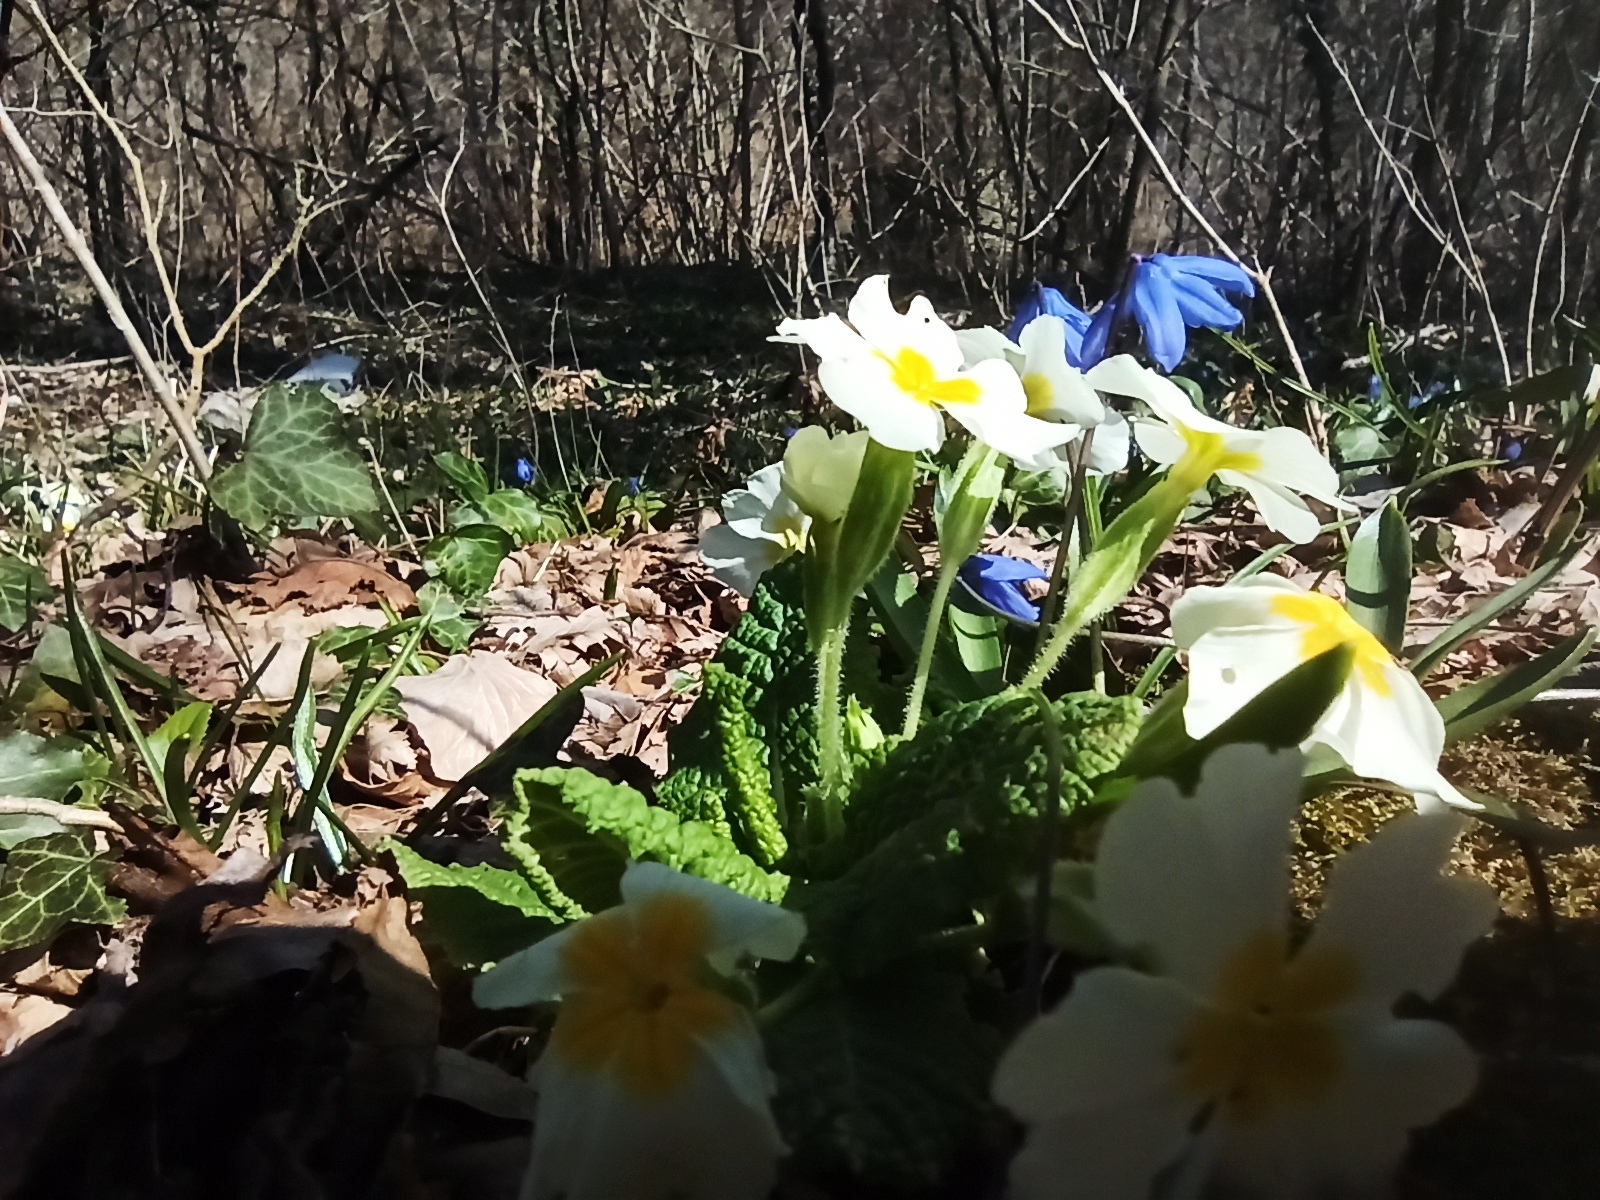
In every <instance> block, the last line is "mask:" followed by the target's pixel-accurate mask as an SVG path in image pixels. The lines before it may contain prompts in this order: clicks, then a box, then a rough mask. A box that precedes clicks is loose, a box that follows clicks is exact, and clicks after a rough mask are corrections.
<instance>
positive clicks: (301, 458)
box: [211, 384, 378, 529]
mask: <svg viewBox="0 0 1600 1200" xmlns="http://www.w3.org/2000/svg"><path fill="white" fill-rule="evenodd" d="M211 496H212V498H213V499H214V500H215V501H216V502H217V504H219V505H220V506H221V507H222V508H223V509H224V510H226V511H227V512H228V513H229V514H231V515H232V516H234V517H236V518H238V520H239V522H240V523H241V524H243V525H245V526H248V527H249V528H252V529H261V528H264V527H265V526H266V525H268V524H270V523H271V522H272V521H273V520H274V519H275V518H279V517H350V516H355V515H357V514H360V513H369V512H374V511H376V510H377V507H378V496H377V493H376V492H375V491H374V490H373V487H372V476H371V473H370V472H369V471H368V469H367V464H366V463H364V462H363V461H362V460H361V457H360V455H358V454H357V453H356V452H355V451H354V450H352V449H350V448H349V447H348V446H347V445H346V444H345V436H344V416H343V414H342V413H340V411H339V406H338V405H337V404H335V403H334V402H333V401H332V400H331V399H329V398H328V397H327V396H326V395H324V394H323V392H322V390H321V389H320V388H306V387H292V386H288V385H282V384H278V385H274V386H272V387H268V388H266V389H265V390H263V391H262V393H261V397H260V398H259V399H258V400H257V401H256V407H255V411H254V412H253V413H251V415H250V428H249V431H248V432H247V433H246V434H245V439H244V454H243V456H242V457H241V458H240V460H239V461H238V462H236V463H235V464H233V466H231V467H228V468H227V469H226V470H223V471H220V472H218V473H217V475H216V477H215V478H214V479H213V480H212V481H211Z"/></svg>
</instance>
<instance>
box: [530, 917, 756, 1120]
mask: <svg viewBox="0 0 1600 1200" xmlns="http://www.w3.org/2000/svg"><path fill="white" fill-rule="evenodd" d="M710 944H711V917H710V914H709V913H708V912H707V911H706V907H705V905H704V904H703V903H702V902H701V901H699V900H697V899H695V898H694V897H692V896H684V895H679V894H674V893H670V892H669V893H665V894H660V895H656V896H652V897H650V898H649V899H648V900H645V901H642V902H640V903H639V904H635V905H628V906H625V907H621V908H613V909H608V910H607V911H605V912H603V913H600V914H599V915H598V916H594V917H591V918H589V919H588V920H587V921H585V922H584V923H583V924H582V925H581V926H579V927H578V928H577V929H576V930H575V931H574V932H573V934H572V937H571V939H570V940H569V941H568V942H567V944H566V945H565V946H564V947H563V948H562V964H563V966H564V967H565V968H566V973H567V976H568V978H569V979H570V980H571V984H570V986H569V987H568V990H567V992H566V993H565V995H564V996H563V997H562V1002H561V1012H560V1015H559V1016H557V1018H556V1024H555V1028H554V1030H552V1031H551V1035H550V1049H549V1053H552V1054H556V1055H559V1056H560V1057H561V1059H562V1060H563V1061H564V1062H565V1063H566V1064H567V1065H568V1066H570V1067H573V1068H575V1069H577V1070H581V1071H604V1072H608V1073H609V1074H610V1075H611V1076H612V1077H613V1078H614V1079H615V1080H616V1082H617V1083H619V1084H620V1085H621V1086H622V1087H624V1088H625V1089H627V1090H628V1091H630V1092H632V1093H634V1094H635V1095H637V1096H641V1097H646V1098H652V1099H659V1098H661V1097H664V1096H670V1095H672V1094H674V1093H675V1092H677V1091H678V1090H679V1089H681V1088H682V1087H683V1086H684V1084H686V1083H687V1082H688V1080H689V1077H690V1075H691V1074H692V1073H693V1070H694V1065H695V1058H696V1056H697V1054H698V1053H699V1049H698V1045H697V1043H698V1042H699V1041H700V1040H701V1039H704V1038H708V1037H713V1036H715V1035H717V1034H719V1033H725V1032H727V1031H728V1030H729V1029H731V1028H733V1027H734V1026H735V1025H736V1024H737V1023H738V1021H739V1019H740V1016H741V1010H740V1008H739V1006H738V1005H737V1004H735V1003H734V1002H733V1001H732V1000H730V999H729V998H728V997H727V996H724V995H723V994H721V993H720V992H718V991H715V990H713V988H711V987H709V986H707V984H708V982H709V976H710V968H709V967H708V966H707V965H706V953H707V951H708V950H709V949H710Z"/></svg>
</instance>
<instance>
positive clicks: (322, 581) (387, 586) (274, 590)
mask: <svg viewBox="0 0 1600 1200" xmlns="http://www.w3.org/2000/svg"><path fill="white" fill-rule="evenodd" d="M244 596H245V598H246V599H247V600H249V601H252V602H254V603H256V604H259V605H261V606H262V607H265V608H282V607H283V606H284V605H285V604H287V603H289V601H291V600H294V601H297V602H298V603H299V605H300V607H301V608H303V609H304V610H305V611H306V612H322V611H325V610H327V609H335V608H344V607H345V606H347V605H349V604H350V603H352V601H353V602H356V603H362V602H370V601H373V600H377V599H380V598H381V599H383V600H385V601H387V602H388V603H389V604H390V605H392V606H393V607H394V608H396V609H398V610H401V611H404V610H405V609H408V608H414V607H415V606H416V603H417V597H416V594H415V593H414V592H413V591H412V590H411V589H410V588H409V587H407V586H406V585H405V584H403V583H401V582H400V581H399V580H398V579H396V578H395V577H394V576H393V575H390V574H389V573H388V572H387V571H384V570H381V569H380V568H378V567H376V566H373V565H372V564H370V563H363V562H356V561H354V560H352V559H348V558H319V559H313V560H311V561H309V562H306V563H303V564H301V565H300V566H299V567H296V568H295V569H294V570H293V571H291V572H290V573H289V574H287V575H285V576H284V577H283V578H281V579H271V578H266V579H262V580H261V581H259V582H257V583H252V584H250V585H249V586H248V587H246V588H245V589H244Z"/></svg>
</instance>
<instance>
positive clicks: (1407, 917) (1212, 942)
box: [994, 746, 1497, 1200]
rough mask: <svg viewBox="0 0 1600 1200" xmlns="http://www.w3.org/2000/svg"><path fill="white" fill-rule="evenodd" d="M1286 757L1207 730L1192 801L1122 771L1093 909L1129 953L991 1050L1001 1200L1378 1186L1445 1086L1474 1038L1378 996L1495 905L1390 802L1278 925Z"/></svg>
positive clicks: (1459, 945)
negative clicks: (1007, 1189)
mask: <svg viewBox="0 0 1600 1200" xmlns="http://www.w3.org/2000/svg"><path fill="white" fill-rule="evenodd" d="M1300 773H1301V757H1300V755H1299V754H1298V753H1296V752H1294V751H1283V752H1279V753H1277V754H1273V753H1272V752H1270V751H1268V750H1267V749H1266V748H1265V747H1261V746H1226V747H1223V748H1222V749H1220V750H1218V751H1217V752H1216V753H1215V754H1214V755H1212V757H1211V759H1210V760H1209V761H1208V762H1207V763H1206V766H1205V768H1204V770H1203V772H1202V775H1201V778H1200V783H1199V786H1198V788H1197V789H1196V792H1195V795H1194V796H1193V797H1185V796H1182V795H1180V794H1179V792H1178V789H1177V788H1176V787H1175V786H1174V785H1173V784H1172V783H1171V782H1170V781H1168V780H1152V781H1149V782H1147V783H1144V784H1142V785H1140V787H1139V788H1138V790H1137V791H1136V792H1135V793H1134V794H1133V796H1132V797H1131V798H1130V799H1129V800H1128V801H1127V802H1126V803H1125V804H1124V805H1123V806H1122V807H1121V808H1119V809H1117V810H1116V811H1115V812H1113V813H1112V814H1111V817H1110V819H1109V820H1108V821H1107V822H1106V827H1105V832H1104V835H1103V836H1102V838H1101V840H1100V847H1099V852H1098V856H1097V858H1096V860H1095V864H1094V888H1095V900H1094V903H1095V911H1096V913H1097V914H1098V916H1099V917H1100V920H1101V922H1102V924H1103V926H1104V928H1105V930H1106V932H1107V933H1108V934H1109V935H1110V936H1111V937H1112V938H1113V939H1114V940H1115V941H1116V942H1117V943H1118V944H1120V945H1123V946H1125V947H1127V948H1129V949H1130V950H1131V951H1136V952H1137V953H1138V955H1139V958H1140V961H1142V962H1144V963H1146V964H1148V966H1149V968H1150V969H1149V971H1148V972H1145V971H1136V970H1132V969H1130V968H1128V967H1123V966H1111V967H1096V968H1094V969H1092V970H1089V971H1086V972H1084V973H1083V974H1082V975H1080V976H1078V978H1077V980H1076V982H1075V983H1074V984H1073V988H1072V991H1071V992H1070V993H1069V994H1068V995H1067V997H1066V999H1065V1000H1064V1001H1062V1003H1061V1004H1060V1005H1059V1006H1058V1007H1057V1008H1056V1009H1055V1010H1054V1011H1052V1012H1050V1013H1048V1014H1046V1015H1045V1016H1042V1017H1040V1018H1039V1019H1038V1020H1036V1021H1034V1022H1033V1023H1032V1024H1031V1025H1029V1026H1028V1027H1027V1028H1026V1029H1024V1030H1023V1031H1022V1034H1021V1035H1020V1036H1019V1037H1018V1038H1017V1040H1016V1041H1015V1042H1014V1043H1012V1045H1011V1046H1010V1048H1009V1049H1008V1050H1007V1051H1006V1053H1005V1054H1004V1056H1003V1057H1002V1058H1001V1061H1000V1065H999V1069H998V1072H997V1074H996V1077H995V1083H994V1095H995V1098H996V1099H997V1100H998V1101H999V1102H1000V1103H1001V1104H1002V1105H1004V1106H1005V1107H1006V1108H1008V1109H1010V1110H1011V1112H1013V1113H1015V1114H1016V1115H1017V1116H1019V1117H1020V1118H1022V1119H1023V1120H1024V1121H1025V1122H1027V1124H1028V1127H1029V1128H1028V1138H1027V1142H1026V1144H1025V1145H1024V1146H1023V1148H1022V1150H1021V1152H1020V1153H1019V1154H1018V1156H1017V1158H1016V1160H1015V1161H1014V1162H1013V1164H1012V1168H1011V1195H1012V1196H1013V1197H1014V1198H1015V1200H1042V1198H1046V1197H1048V1198H1050V1200H1149V1198H1150V1197H1151V1195H1152V1194H1153V1193H1152V1188H1153V1186H1154V1185H1155V1184H1156V1182H1157V1179H1158V1177H1164V1178H1165V1179H1167V1180H1168V1182H1169V1184H1173V1185H1175V1186H1172V1187H1170V1189H1168V1190H1164V1191H1162V1192H1160V1193H1159V1194H1162V1195H1183V1196H1195V1195H1199V1194H1200V1192H1201V1189H1202V1188H1203V1187H1204V1186H1205V1185H1206V1183H1207V1181H1208V1179H1209V1178H1218V1179H1220V1180H1221V1181H1222V1182H1223V1183H1224V1185H1225V1186H1229V1187H1231V1188H1232V1189H1235V1192H1230V1193H1229V1194H1241V1195H1247V1196H1255V1197H1261V1198H1262V1200H1269V1198H1270V1200H1312V1198H1313V1197H1324V1196H1335V1195H1367V1194H1373V1195H1376V1194H1380V1193H1381V1185H1382V1182H1383V1180H1384V1179H1385V1178H1386V1176H1387V1175H1388V1174H1389V1173H1390V1172H1391V1171H1392V1170H1393V1168H1394V1166H1395V1165H1396V1163H1397V1162H1398V1161H1399V1159H1400V1156H1401V1154H1402V1153H1403V1152H1404V1150H1405V1147H1406V1137H1407V1133H1408V1132H1409V1131H1410V1130H1412V1129H1416V1128H1419V1127H1421V1126H1424V1125H1427V1124H1429V1123H1430V1122H1432V1121H1434V1120H1435V1119H1437V1118H1438V1117H1439V1116H1441V1115H1442V1114H1443V1113H1445V1112H1446V1111H1448V1110H1449V1109H1451V1108H1453V1107H1455V1106H1456V1105H1458V1104H1460V1103H1461V1102H1462V1101H1463V1100H1465V1099H1466V1098H1467V1096H1468V1095H1469V1094H1470V1092H1471V1091H1472V1088H1473V1084H1474V1081H1475V1077H1476V1063H1475V1061H1474V1058H1473V1055H1472V1052H1471V1051H1470V1050H1469V1049H1468V1047H1467V1045H1466V1044H1465V1043H1464V1042H1463V1041H1462V1039H1461V1038H1460V1036H1459V1035H1457V1034H1456V1033H1455V1031H1453V1030H1452V1029H1450V1028H1448V1027H1447V1026H1445V1025H1443V1024H1440V1023H1438V1022H1435V1021H1427V1020H1402V1019H1398V1018H1396V1017H1395V1016H1394V1015H1393V1009H1394V1005H1395V1001H1396V1000H1398V999H1399V998H1400V997H1401V996H1402V995H1405V994H1408V993H1416V994H1418V995H1420V996H1423V997H1432V996H1434V995H1436V994H1437V993H1438V992H1440V991H1441V990H1442V989H1443V988H1444V987H1445V986H1446V985H1447V984H1448V983H1449V981H1450V979H1451V977H1452V976H1453V975H1454V974H1455V971H1456V967H1457V965H1458V963H1459V960H1460V957H1461V954H1462V952H1463V951H1464V950H1465V948H1466V947H1467V946H1468V944H1470V943H1471V942H1472V941H1473V940H1474V939H1475V938H1477V937H1478V936H1480V935H1481V934H1483V933H1484V932H1485V931H1487V929H1488V928H1489V926H1490V924H1491V923H1492V922H1493V920H1494V915H1495V911H1496V905H1497V901H1496V897H1495V895H1494V893H1493V892H1492V890H1491V889H1490V888H1489V887H1488V886H1487V885H1485V884H1483V883H1481V882H1479V881H1476V880H1470V879H1464V878H1458V877H1453V876H1445V875H1441V874H1440V869H1441V868H1442V867H1443V866H1444V865H1445V863H1446V862H1447V860H1448V859H1449V855H1450V851H1451V847H1452V846H1453V845H1454V843H1455V839H1456V836H1457V834H1458V832H1459V830H1460V827H1461V820H1462V819H1461V818H1460V817H1458V816H1456V815H1455V814H1451V813H1436V814H1433V815H1431V816H1422V815H1420V814H1416V813H1408V814H1406V815H1405V816H1403V817H1400V818H1399V819H1397V820H1395V821H1392V822H1390V823H1389V824H1388V825H1386V826H1384V828H1383V829H1382V830H1380V831H1379V833H1378V835H1377V836H1376V837H1375V838H1374V839H1373V840H1372V841H1371V842H1369V843H1367V844H1366V845H1363V846H1361V847H1359V848H1357V849H1355V850H1353V851H1351V852H1349V853H1348V854H1346V855H1345V856H1344V857H1343V858H1342V859H1341V860H1340V861H1339V862H1338V863H1337V864H1336V865H1335V866H1334V868H1333V871H1332V873H1331V875H1330V879H1329V884H1328V890H1327V896H1326V902H1325V904H1324V906H1323V910H1322V914H1321V917H1320V919H1319V920H1318V921H1317V924H1316V927H1315V929H1314V930H1313V931H1312V933H1311V934H1310V936H1309V937H1307V938H1306V939H1305V940H1304V941H1303V942H1300V943H1298V944H1296V942H1295V941H1294V940H1292V939H1291V936H1290V927H1289V920H1288V917H1289V853H1290V850H1291V846H1292V832H1291V828H1292V822H1293V820H1294V816H1295V811H1296V808H1297V805H1298V802H1299V796H1300V780H1301V775H1300Z"/></svg>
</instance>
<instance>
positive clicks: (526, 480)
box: [512, 458, 539, 485]
mask: <svg viewBox="0 0 1600 1200" xmlns="http://www.w3.org/2000/svg"><path fill="white" fill-rule="evenodd" d="M512 469H513V470H515V471H516V473H517V482H518V483H521V484H524V485H526V484H530V483H532V482H533V480H534V477H535V476H537V475H538V474H539V472H538V471H537V470H535V469H534V465H533V462H532V461H531V460H530V459H527V458H518V459H517V462H516V466H515V467H513V468H512Z"/></svg>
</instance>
